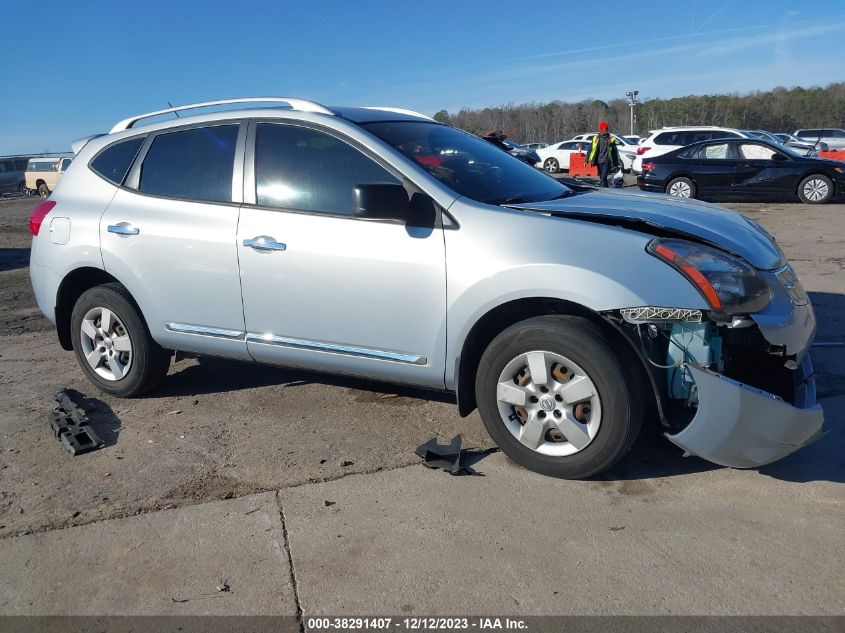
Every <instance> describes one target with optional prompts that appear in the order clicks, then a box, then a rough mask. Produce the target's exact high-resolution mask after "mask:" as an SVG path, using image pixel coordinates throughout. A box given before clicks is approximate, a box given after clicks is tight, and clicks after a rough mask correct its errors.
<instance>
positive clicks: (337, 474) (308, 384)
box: [0, 199, 845, 537]
mask: <svg viewBox="0 0 845 633" xmlns="http://www.w3.org/2000/svg"><path fill="white" fill-rule="evenodd" d="M36 203H37V201H36V200H35V199H28V200H27V199H4V200H0V537H8V536H11V535H16V534H24V533H29V532H37V531H46V530H52V529H56V528H60V527H65V526H69V525H81V524H87V523H92V522H95V521H99V520H102V519H106V518H114V517H122V516H128V515H133V514H137V513H142V512H149V511H153V510H158V509H164V508H174V507H179V506H187V505H192V504H197V503H201V502H205V501H210V500H215V499H228V498H233V497H240V496H243V495H246V494H250V493H257V492H262V491H268V490H278V489H284V488H290V487H294V486H297V485H299V484H302V483H306V482H322V481H329V480H333V479H338V478H341V477H344V476H345V475H348V474H352V473H373V472H376V471H380V470H387V469H393V468H397V467H400V466H405V465H408V464H412V463H414V462H415V461H417V458H416V456H415V455H414V453H413V451H414V448H415V447H416V446H417V445H419V444H420V443H422V442H423V441H426V440H428V439H430V438H431V437H432V436H433V435H436V436H438V437H439V438H440V439H441V440H447V439H449V438H451V437H452V436H453V435H455V434H457V433H462V434H464V436H465V438H466V440H467V443H468V444H469V445H470V446H474V447H478V448H487V447H489V446H490V441H489V439H488V438H487V436H486V433H485V432H484V429H483V427H482V425H481V422H480V420H479V418H478V416H477V413H476V414H473V415H472V416H470V417H469V418H466V419H461V418H459V417H458V415H457V412H456V410H455V408H454V406H453V404H452V402H451V399H450V397H449V396H446V395H443V394H435V393H428V392H422V391H416V390H412V389H404V388H402V389H399V388H397V387H394V386H388V385H383V384H377V383H372V382H364V381H356V380H350V379H345V378H338V377H331V376H318V375H313V374H307V373H304V372H300V371H290V370H285V369H279V368H273V367H267V366H260V365H248V364H243V363H238V362H234V361H226V360H219V359H211V358H193V357H187V358H183V359H181V360H179V361H178V362H175V363H174V364H173V365H172V366H171V370H170V376H169V377H168V379H167V380H166V381H165V382H164V384H163V385H162V386H161V387H160V388H158V389H157V390H156V391H154V392H153V393H151V394H150V395H149V396H147V397H144V398H142V399H137V400H131V401H129V400H118V399H114V398H111V397H107V396H103V395H102V394H99V393H96V392H95V391H94V389H93V388H92V387H91V386H90V384H89V383H87V382H86V381H85V380H84V379H83V378H82V374H81V372H80V371H79V370H78V369H77V366H76V363H75V360H74V357H73V355H72V353H70V352H65V351H63V350H61V348H60V347H59V345H58V342H57V340H56V337H55V334H54V332H53V331H52V326H51V324H50V323H49V322H48V321H47V320H46V319H45V318H44V317H42V316H41V315H40V313H39V312H38V309H37V307H36V306H35V301H34V298H33V295H32V292H31V289H30V283H29V275H28V268H27V264H28V259H29V243H30V239H29V234H28V231H27V226H26V221H27V217H28V214H29V211H30V210H31V209H32V207H33V206H34V205H35V204H36ZM728 206H731V207H732V208H735V209H737V210H739V211H741V212H743V213H745V214H747V215H749V216H750V217H753V218H754V219H756V220H757V221H759V222H760V223H762V224H763V225H764V226H765V227H767V228H768V229H769V230H770V231H771V232H772V233H773V234H774V235H775V236H777V238H778V240H779V241H780V243H781V245H782V246H783V248H784V250H785V251H786V253H787V255H788V256H789V258H790V259H791V260H792V262H793V263H794V265H795V267H796V269H797V270H798V272H799V274H800V275H801V277H802V279H803V281H804V284H805V286H806V288H807V290H808V291H809V292H810V294H811V296H812V299H813V302H814V305H815V306H816V309H817V313H818V316H819V336H820V337H821V338H823V339H828V340H834V341H839V342H842V341H845V276H843V274H842V269H843V267H844V266H845V247H843V240H845V205H840V204H837V205H826V206H820V207H816V206H807V205H800V204H740V205H728ZM842 357H843V354H842V351H841V348H839V349H837V348H819V349H817V350H816V351H815V352H814V358H815V360H816V365H817V370H818V372H819V395H820V396H822V397H824V396H833V395H837V394H843V393H845V363H843V358H842ZM62 387H68V388H73V389H77V390H79V391H80V392H83V393H86V394H88V395H89V396H91V397H90V398H88V400H87V408H88V410H89V415H90V417H91V419H92V420H93V422H94V424H95V428H96V429H97V431H98V433H100V435H101V436H102V437H103V438H104V439H105V440H106V442H107V445H108V447H107V448H106V449H105V450H101V451H97V452H95V453H92V454H89V455H86V456H82V457H77V458H73V457H71V456H70V455H69V454H68V453H66V452H64V451H63V450H62V449H61V448H60V446H59V444H58V442H56V440H55V439H54V438H53V437H52V436H51V434H50V432H49V427H48V424H47V414H48V412H49V411H50V410H51V409H52V394H53V393H54V392H55V391H56V390H57V389H59V388H62ZM649 442H656V443H657V446H658V450H659V451H660V454H661V455H668V454H671V455H673V456H674V455H675V453H678V451H677V450H676V449H674V447H671V446H669V445H668V443H666V442H665V441H663V440H662V439H660V438H659V437H657V438H654V437H649V436H648V434H647V436H646V437H645V438H644V439H642V440H641V442H640V444H643V443H645V444H648V443H649ZM637 450H645V449H639V448H638V449H637ZM649 450H650V449H649ZM637 454H638V453H637V451H636V450H635V454H634V456H633V457H630V458H628V460H626V462H627V464H626V463H623V464H622V465H621V466H620V468H622V469H623V470H624V469H625V468H629V467H630V464H631V463H632V460H636V459H637V457H636V455H637ZM639 454H640V455H642V453H639ZM641 461H642V462H644V463H647V462H648V460H647V459H643V460H641ZM686 462H689V463H690V464H693V463H695V464H698V465H697V466H694V465H690V466H689V468H693V469H699V470H700V469H701V468H702V467H703V466H702V463H701V462H694V460H686ZM674 463H675V462H673V464H674ZM638 467H643V466H638ZM644 467H645V468H647V469H650V473H651V475H652V476H656V477H660V476H663V475H669V474H673V473H671V472H668V471H666V470H663V469H664V466H662V465H660V464H658V463H653V462H652V463H651V465H648V466H644ZM671 468H675V466H671ZM671 468H670V470H671ZM683 468H685V467H683V466H682V467H681V469H683Z"/></svg>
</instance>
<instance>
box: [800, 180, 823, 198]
mask: <svg viewBox="0 0 845 633" xmlns="http://www.w3.org/2000/svg"><path fill="white" fill-rule="evenodd" d="M828 191H829V189H828V186H827V183H826V182H825V181H824V180H822V179H821V178H813V179H812V180H808V181H807V182H805V183H804V197H805V198H807V200H810V201H811V202H818V201H819V200H824V199H825V198H826V197H827V194H828Z"/></svg>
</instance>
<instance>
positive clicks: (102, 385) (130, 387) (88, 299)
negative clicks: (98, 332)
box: [70, 286, 150, 397]
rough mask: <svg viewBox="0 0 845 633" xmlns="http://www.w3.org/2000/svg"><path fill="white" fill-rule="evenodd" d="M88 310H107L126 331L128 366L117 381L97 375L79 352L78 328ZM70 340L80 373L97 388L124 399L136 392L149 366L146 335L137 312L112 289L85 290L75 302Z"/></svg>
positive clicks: (80, 347)
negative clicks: (129, 343)
mask: <svg viewBox="0 0 845 633" xmlns="http://www.w3.org/2000/svg"><path fill="white" fill-rule="evenodd" d="M92 308H108V309H109V310H111V311H112V312H113V313H114V314H115V315H116V316H117V318H118V319H119V320H120V322H121V323H122V324H123V326H124V328H125V329H126V334H127V335H128V336H129V340H130V342H131V344H132V364H131V365H130V367H129V371H128V372H127V373H126V375H125V376H124V377H123V378H121V379H120V380H116V381H110V380H106V379H104V378H103V377H102V376H100V375H99V374H97V372H95V371H94V370H93V369H92V368H91V366H90V365H89V364H88V361H87V360H86V358H85V355H84V352H83V351H82V346H81V345H80V341H81V336H82V335H81V325H82V319H83V317H84V316H85V314H86V313H87V312H88V311H89V310H91V309H92ZM70 327H71V339H72V341H73V352H74V354H75V355H76V360H77V362H78V363H79V366H80V367H81V368H82V371H84V372H85V375H86V376H87V378H88V379H89V380H90V381H91V382H92V383H94V384H95V385H96V386H97V388H99V389H100V390H101V391H104V392H106V393H109V394H112V395H115V396H121V397H128V396H132V395H135V394H136V393H138V391H139V389H140V388H141V385H142V383H143V381H144V375H145V370H146V366H147V364H148V363H149V361H150V359H149V352H150V350H149V349H148V348H149V343H148V337H149V334H148V332H147V329H146V325H145V324H144V323H143V321H142V320H141V317H140V313H139V311H138V309H137V308H136V307H135V306H134V305H132V304H131V303H130V302H129V301H127V300H126V299H125V298H124V297H122V296H121V295H120V294H119V293H117V292H115V291H114V290H112V289H110V288H107V287H103V286H98V287H95V288H91V289H90V290H87V291H85V292H84V293H83V294H82V295H81V296H80V297H79V299H78V300H77V302H76V304H75V305H74V307H73V312H72V314H71V325H70Z"/></svg>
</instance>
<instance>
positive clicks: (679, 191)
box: [669, 181, 692, 198]
mask: <svg viewBox="0 0 845 633" xmlns="http://www.w3.org/2000/svg"><path fill="white" fill-rule="evenodd" d="M691 193H692V191H691V189H690V186H689V183H686V182H684V181H680V182H673V183H672V186H671V187H669V195H670V196H675V197H677V198H689V197H690V194H691Z"/></svg>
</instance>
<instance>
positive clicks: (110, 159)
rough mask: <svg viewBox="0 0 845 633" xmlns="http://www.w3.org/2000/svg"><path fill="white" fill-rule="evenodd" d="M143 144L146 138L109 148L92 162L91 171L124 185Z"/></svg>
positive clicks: (131, 139) (134, 139) (141, 137)
mask: <svg viewBox="0 0 845 633" xmlns="http://www.w3.org/2000/svg"><path fill="white" fill-rule="evenodd" d="M143 142H144V137H143V136H139V137H137V138H130V139H129V140H127V141H121V142H120V143H115V144H114V145H111V146H109V147H107V148H106V149H104V150H103V151H102V152H100V153H99V154H98V155H97V157H96V158H94V160H92V161H91V169H93V170H94V171H95V172H97V173H98V174H100V175H101V176H102V177H103V178H105V179H106V180H108V181H109V182H113V183H114V184H116V185H120V184H122V183H123V179H124V178H126V172H128V171H129V167H130V165H132V161H133V160H135V156H136V155H137V154H138V150H139V149H141V144H142V143H143Z"/></svg>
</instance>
